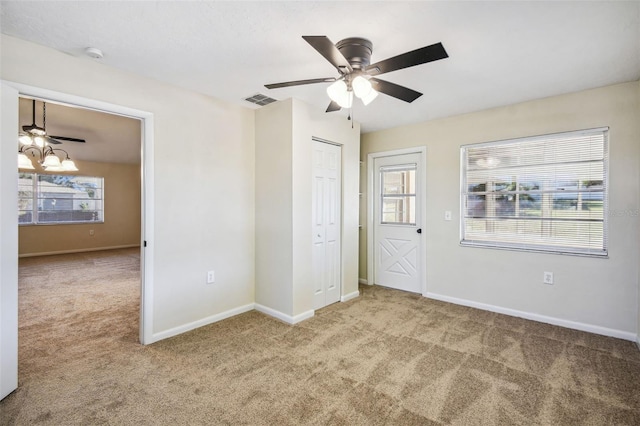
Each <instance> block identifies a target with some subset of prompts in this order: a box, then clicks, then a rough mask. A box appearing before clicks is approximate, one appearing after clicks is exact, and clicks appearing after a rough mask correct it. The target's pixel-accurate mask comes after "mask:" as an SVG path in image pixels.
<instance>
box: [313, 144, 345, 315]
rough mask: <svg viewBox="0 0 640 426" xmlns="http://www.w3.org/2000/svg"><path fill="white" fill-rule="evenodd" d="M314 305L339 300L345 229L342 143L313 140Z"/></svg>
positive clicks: (318, 307) (324, 304)
mask: <svg viewBox="0 0 640 426" xmlns="http://www.w3.org/2000/svg"><path fill="white" fill-rule="evenodd" d="M312 143H313V194H312V203H313V205H312V210H313V213H312V216H313V217H312V226H313V229H312V231H313V292H314V293H313V308H314V309H320V308H322V307H324V306H327V305H330V304H331V303H335V302H338V301H339V300H340V286H341V282H340V277H341V275H342V274H341V269H342V265H341V262H340V259H341V246H340V241H341V239H340V231H341V229H342V208H341V199H342V192H341V181H340V178H341V170H342V155H341V154H342V150H341V147H340V146H337V145H332V144H329V143H324V142H318V141H313V142H312Z"/></svg>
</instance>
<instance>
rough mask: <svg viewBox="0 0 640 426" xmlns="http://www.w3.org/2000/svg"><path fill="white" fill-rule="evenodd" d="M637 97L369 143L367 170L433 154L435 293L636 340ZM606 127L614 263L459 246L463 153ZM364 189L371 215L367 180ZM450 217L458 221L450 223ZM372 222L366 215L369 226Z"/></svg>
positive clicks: (580, 99)
mask: <svg viewBox="0 0 640 426" xmlns="http://www.w3.org/2000/svg"><path fill="white" fill-rule="evenodd" d="M638 92H639V86H638V82H631V83H626V84H619V85H615V86H610V87H603V88H599V89H594V90H587V91H583V92H579V93H572V94H567V95H562V96H556V97H552V98H546V99H539V100H534V101H530V102H525V103H521V104H517V105H511V106H506V107H502V108H495V109H491V110H487V111H480V112H476V113H471V114H466V115H461V116H456V117H451V118H446V119H440V120H433V121H427V122H424V123H420V124H416V125H412V126H405V127H399V128H395V129H389V130H385V131H379V132H373V133H369V134H365V135H363V137H362V148H361V159H362V160H364V161H365V162H366V159H367V154H369V153H370V152H379V151H387V150H393V149H399V148H406V147H412V146H421V145H425V146H426V147H427V182H426V197H427V223H426V226H425V227H424V228H425V229H424V232H425V234H426V263H427V271H426V280H427V283H426V284H427V292H428V293H429V294H431V295H433V296H434V297H441V298H442V297H446V298H450V299H456V300H458V301H461V302H465V303H467V302H471V303H474V304H484V305H487V306H491V307H499V308H503V310H511V311H513V313H514V314H518V313H527V314H535V315H537V316H538V317H539V318H541V319H549V320H553V321H555V320H561V321H563V322H564V323H566V324H569V325H570V324H571V323H576V324H577V325H578V326H585V325H586V326H588V327H590V329H592V330H593V331H596V332H603V333H605V334H606V333H608V334H612V333H613V334H615V335H618V336H620V337H624V338H630V339H633V338H635V336H636V334H637V330H638V327H640V324H638V258H639V257H638V256H639V242H638V235H639V229H638V217H637V216H636V215H635V213H634V212H637V211H638V209H639V207H640V206H639V197H638V193H639V188H640V175H639V171H640V167H639V159H640V143H638V141H639V140H640V120H638V117H639V107H638V96H639V93H638ZM601 126H609V127H610V134H609V136H610V149H609V154H610V171H609V175H610V180H609V182H610V193H609V200H610V204H609V209H610V211H612V212H615V213H616V214H615V215H611V216H610V217H609V258H608V259H595V258H588V257H577V256H562V255H551V254H541V253H524V252H514V251H506V250H492V249H483V248H473V247H461V246H460V245H459V241H460V239H459V238H460V232H459V226H460V222H459V216H460V195H459V194H460V165H459V162H460V146H461V145H464V144H472V143H481V142H488V141H496V140H503V139H509V138H518V137H524V136H531V135H540V134H547V133H553V132H563V131H570V130H579V129H588V128H594V127H601ZM364 167H365V168H366V165H365V166H364ZM362 186H363V188H365V195H364V197H363V201H362V204H361V206H362V207H364V206H366V179H363V181H362ZM445 210H451V211H452V212H453V217H454V220H452V221H450V222H447V221H444V217H443V216H444V211H445ZM625 212H630V213H628V214H627V213H625ZM365 215H366V209H364V208H363V209H362V211H361V223H363V224H366V217H365ZM360 235H361V237H360V247H361V250H360V277H362V278H364V279H366V278H367V276H366V273H367V268H366V256H367V253H366V247H367V246H366V243H367V241H366V231H364V230H363V232H361V234H360ZM543 271H552V272H554V278H555V284H554V285H553V286H548V285H543V284H542V274H543Z"/></svg>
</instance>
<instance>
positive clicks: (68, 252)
mask: <svg viewBox="0 0 640 426" xmlns="http://www.w3.org/2000/svg"><path fill="white" fill-rule="evenodd" d="M132 247H140V244H126V245H123V246H109V247H92V248H82V249H71V250H57V251H45V252H42V253H23V254H19V255H18V257H36V256H52V255H56V254H70V253H85V252H89V251H103V250H117V249H125V248H132Z"/></svg>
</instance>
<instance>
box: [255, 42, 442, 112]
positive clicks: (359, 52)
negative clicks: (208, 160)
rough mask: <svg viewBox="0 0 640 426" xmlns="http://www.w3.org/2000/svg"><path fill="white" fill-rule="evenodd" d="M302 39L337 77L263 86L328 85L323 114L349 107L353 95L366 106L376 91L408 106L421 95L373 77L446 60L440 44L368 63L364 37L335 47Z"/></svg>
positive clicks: (369, 47) (368, 45)
mask: <svg viewBox="0 0 640 426" xmlns="http://www.w3.org/2000/svg"><path fill="white" fill-rule="evenodd" d="M302 38H303V39H304V40H305V41H307V43H309V44H310V45H311V46H312V47H313V48H314V49H316V51H318V53H320V54H321V55H322V56H323V57H324V58H325V59H326V60H327V61H329V62H330V63H331V65H333V66H334V67H335V68H336V70H337V71H338V73H339V74H340V76H339V77H337V78H331V77H329V78H315V79H310V80H297V81H288V82H284V83H275V84H266V85H265V87H266V88H267V89H277V88H281V87H291V86H300V85H304V84H314V83H329V82H331V83H332V84H331V85H330V86H329V87H327V95H328V96H329V98H330V99H331V103H330V104H329V107H328V108H327V111H326V112H331V111H338V110H340V109H341V108H351V107H352V106H353V96H354V94H355V96H356V97H357V98H358V99H360V100H361V101H362V103H363V104H364V105H369V104H370V103H371V102H372V101H373V100H374V99H375V98H376V97H377V96H378V93H379V92H381V93H384V94H385V95H388V96H391V97H394V98H396V99H400V100H402V101H405V102H408V103H411V102H413V101H414V100H416V99H417V98H419V97H420V96H422V93H420V92H416V91H415V90H412V89H409V88H406V87H403V86H400V85H398V84H395V83H391V82H388V81H385V80H380V79H379V78H375V77H373V76H377V75H380V74H384V73H388V72H391V71H397V70H401V69H404V68H409V67H413V66H416V65H421V64H426V63H427V62H433V61H437V60H440V59H444V58H448V57H449V55H448V54H447V52H446V50H445V49H444V46H442V43H436V44H432V45H429V46H425V47H422V48H420V49H416V50H412V51H410V52H406V53H403V54H401V55H398V56H394V57H392V58H389V59H385V60H383V61H380V62H376V63H374V64H371V54H372V53H373V43H371V41H369V40H367V39H365V38H360V37H351V38H346V39H344V40H340V41H339V42H337V43H336V44H333V42H332V41H331V40H329V39H328V38H327V37H326V36H302Z"/></svg>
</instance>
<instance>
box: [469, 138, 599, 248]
mask: <svg viewBox="0 0 640 426" xmlns="http://www.w3.org/2000/svg"><path fill="white" fill-rule="evenodd" d="M607 136H608V128H600V129H590V130H584V131H578V132H569V133H560V134H553V135H545V136H537V137H530V138H523V139H514V140H508V141H501V142H491V143H484V144H477V145H466V146H463V147H461V171H462V191H461V196H462V200H461V207H462V209H461V211H462V218H461V242H462V244H463V245H478V246H489V247H499V248H511V249H517V250H536V251H547V252H555V253H566V254H582V255H593V256H606V255H607V223H606V222H607V221H606V218H607V215H606V209H607V163H608V156H607V153H608V143H607Z"/></svg>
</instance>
